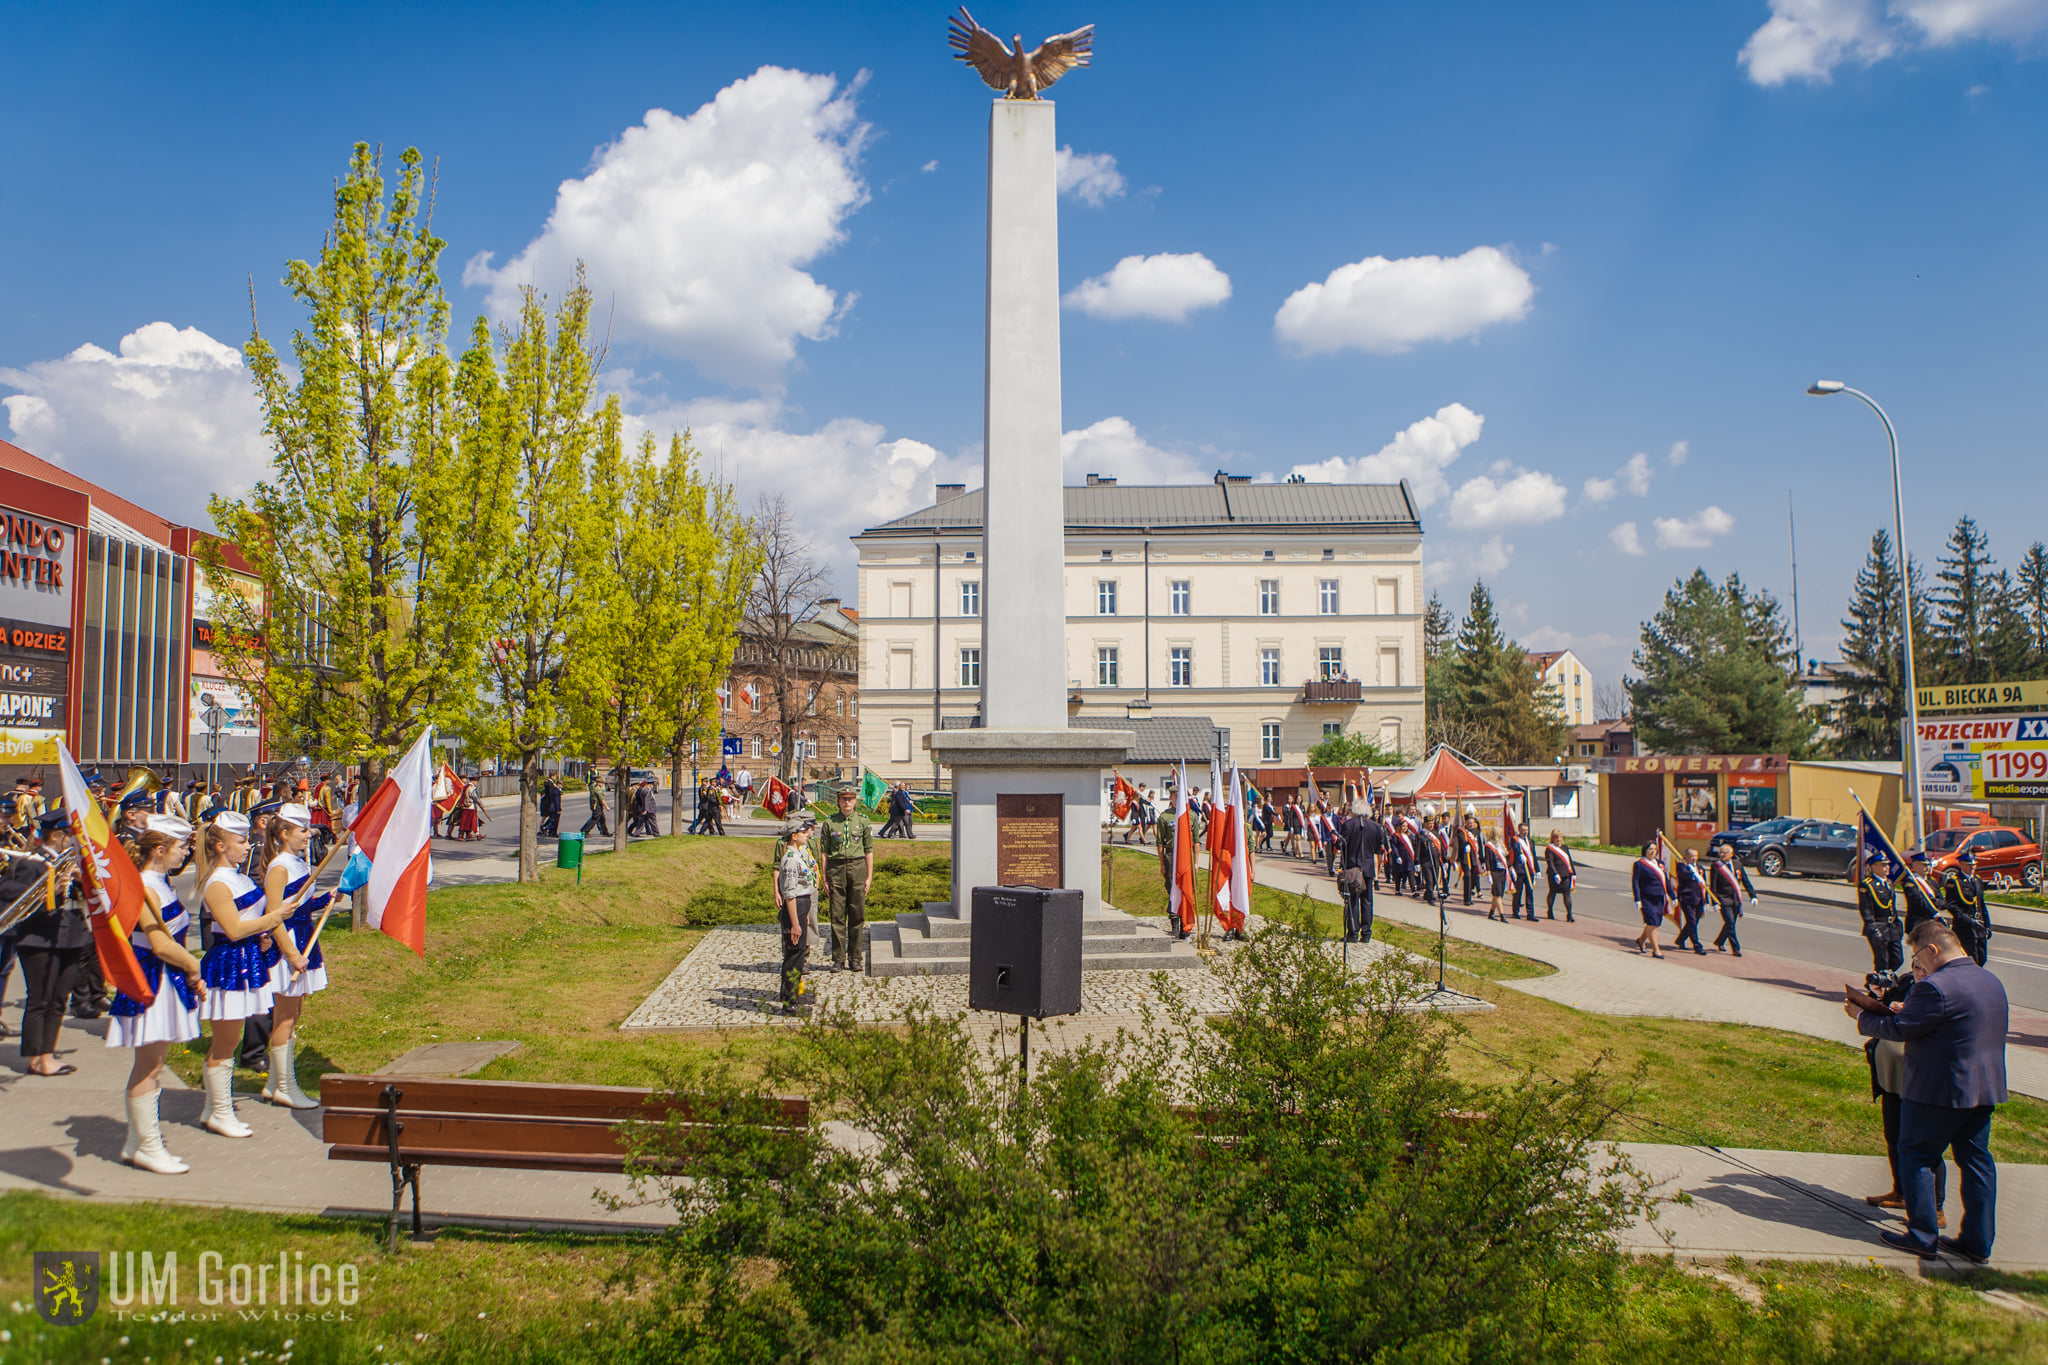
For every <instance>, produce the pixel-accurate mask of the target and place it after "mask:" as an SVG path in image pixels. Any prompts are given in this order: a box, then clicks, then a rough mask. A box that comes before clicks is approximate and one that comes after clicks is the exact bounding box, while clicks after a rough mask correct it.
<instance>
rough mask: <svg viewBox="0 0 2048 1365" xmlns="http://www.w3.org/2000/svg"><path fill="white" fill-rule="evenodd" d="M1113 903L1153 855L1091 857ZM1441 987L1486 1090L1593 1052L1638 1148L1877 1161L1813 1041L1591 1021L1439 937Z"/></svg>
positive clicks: (1326, 910) (2035, 1153)
mask: <svg viewBox="0 0 2048 1365" xmlns="http://www.w3.org/2000/svg"><path fill="white" fill-rule="evenodd" d="M1104 863H1105V867H1104V874H1103V876H1104V885H1105V887H1107V885H1108V884H1109V879H1110V878H1111V877H1112V876H1114V878H1115V879H1116V885H1117V904H1118V905H1119V906H1120V907H1123V908H1126V909H1128V910H1130V911H1131V913H1133V914H1158V915H1163V914H1165V913H1166V906H1165V892H1164V890H1163V888H1162V885H1161V883H1160V879H1159V870H1158V869H1159V862H1158V857H1157V855H1156V854H1154V853H1151V852H1141V851H1139V850H1136V849H1126V848H1117V849H1113V850H1110V851H1109V852H1108V853H1107V854H1106V855H1105V858H1104ZM1252 906H1253V909H1254V910H1255V911H1256V912H1257V913H1259V914H1261V915H1264V916H1267V917H1268V918H1279V917H1286V918H1290V919H1299V918H1301V917H1302V915H1303V914H1304V913H1306V915H1307V917H1308V918H1309V919H1310V921H1311V922H1312V923H1314V924H1315V925H1316V927H1317V928H1319V929H1321V930H1322V931H1323V932H1325V933H1332V934H1335V933H1341V932H1342V930H1343V911H1342V910H1341V909H1340V908H1339V907H1338V906H1336V905H1334V904H1331V903H1330V902H1327V901H1318V900H1314V899H1306V900H1305V899H1304V898H1301V897H1290V896H1287V895H1284V894H1283V893H1281V892H1279V891H1276V890H1274V889H1273V888H1271V887H1266V886H1254V887H1253V888H1252ZM1373 936H1374V937H1375V938H1376V939H1381V940H1384V941H1386V942H1388V943H1392V944H1394V945H1395V946H1396V947H1399V948H1405V949H1407V950H1408V951H1410V952H1413V953H1415V954H1416V955H1417V956H1419V957H1424V958H1427V959H1429V960H1430V961H1434V960H1435V958H1436V942H1437V940H1436V935H1434V934H1432V933H1429V932H1427V931H1425V930H1422V929H1417V928H1414V927H1412V926H1409V925H1404V924H1396V923H1394V922H1392V921H1389V920H1384V919H1383V920H1380V921H1379V922H1378V923H1377V924H1375V926H1374V929H1373ZM1444 965H1445V966H1446V968H1448V969H1449V970H1451V971H1453V972H1456V973H1457V974H1458V975H1457V977H1456V978H1455V979H1453V980H1452V981H1451V982H1450V983H1449V984H1454V985H1456V986H1457V988H1458V989H1460V990H1464V991H1469V992H1471V993H1473V994H1476V995H1479V996H1481V997H1482V998H1484V999H1486V1000H1488V1001H1491V1002H1492V1003H1493V1006H1494V1008H1493V1009H1492V1010H1491V1011H1489V1012H1487V1013H1485V1014H1471V1015H1464V1016H1461V1017H1460V1018H1459V1020H1458V1023H1459V1025H1460V1030H1461V1032H1460V1040H1459V1046H1458V1049H1457V1058H1458V1060H1457V1070H1458V1073H1459V1074H1460V1075H1463V1076H1465V1077H1467V1078H1468V1079H1470V1080H1472V1081H1475V1082H1492V1081H1499V1080H1503V1079H1506V1078H1507V1077H1508V1076H1510V1075H1512V1074H1514V1073H1516V1072H1519V1071H1522V1070H1525V1069H1531V1068H1533V1069H1535V1070H1537V1071H1539V1072H1545V1073H1549V1074H1554V1075H1558V1076H1564V1075H1566V1074H1568V1073H1569V1072H1571V1071H1573V1070H1575V1069H1576V1068H1579V1067H1582V1066H1586V1065H1588V1064H1590V1063H1591V1062H1593V1061H1594V1060H1595V1059H1596V1058H1599V1057H1602V1056H1603V1055H1604V1056H1605V1057H1606V1058H1607V1061H1606V1063H1605V1064H1606V1065H1607V1066H1608V1068H1609V1069H1610V1070H1611V1071H1613V1072H1614V1073H1615V1074H1617V1075H1624V1076H1626V1075H1629V1074H1631V1073H1634V1072H1636V1071H1637V1069H1638V1068H1640V1069H1641V1080H1640V1082H1639V1084H1638V1089H1637V1093H1636V1095H1635V1097H1634V1099H1633V1101H1632V1102H1631V1103H1630V1104H1629V1106H1628V1112H1627V1113H1625V1114H1621V1115H1617V1116H1616V1121H1615V1122H1616V1132H1617V1134H1618V1135H1620V1136H1623V1137H1626V1138H1630V1139H1633V1140H1635V1141H1640V1142H1705V1143H1711V1144H1714V1145H1717V1146H1724V1147H1761V1148H1775V1149H1778V1150H1783V1151H1805V1152H1854V1153H1860V1154H1868V1155H1871V1156H1881V1155H1883V1153H1884V1131H1883V1128H1882V1125H1881V1123H1880V1121H1879V1117H1878V1111H1877V1106H1876V1104H1875V1103H1873V1102H1872V1100H1871V1098H1870V1073H1869V1068H1868V1067H1867V1066H1866V1065H1865V1063H1864V1061H1863V1058H1862V1055H1861V1054H1859V1053H1857V1052H1855V1051H1853V1050H1851V1049H1849V1048H1845V1047H1843V1046H1841V1045H1840V1044H1838V1043H1830V1042H1827V1041H1826V1040H1824V1039H1820V1038H1809V1037H1806V1036H1804V1035H1803V1034H1796V1033H1780V1032H1777V1031H1775V1030H1771V1029H1758V1028H1750V1027H1746V1026H1744V1025H1741V1024H1711V1023H1703V1022H1700V1021H1697V1020H1691V1019H1636V1018H1621V1017H1616V1016H1613V1015H1605V1014H1591V1013H1587V1012H1586V1011H1583V1010H1575V1009H1572V1008H1571V1007H1570V1006H1568V1005H1561V1004H1558V1003H1556V1002H1555V1001H1551V1000H1545V999H1542V998H1540V997H1537V996H1532V995H1527V994H1524V993H1523V992H1521V991H1517V990H1512V989H1508V988H1504V987H1501V986H1497V985H1495V984H1494V983H1495V982H1500V981H1509V980H1515V979H1520V978H1527V977H1534V976H1546V975H1549V974H1550V973H1551V971H1552V968H1550V967H1549V966H1548V965H1547V964H1544V963H1541V962H1534V961H1531V960H1530V959H1528V958H1525V957H1518V956H1516V955H1515V954H1512V953H1505V952H1500V951H1498V950H1496V949H1492V948H1486V947H1482V946H1480V945H1479V944H1476V943H1466V942H1462V941H1460V940H1458V939H1455V938H1454V939H1451V940H1450V941H1449V943H1448V944H1447V946H1446V951H1445V953H1444ZM1992 1149H1993V1151H1994V1153H1995V1154H1996V1155H1997V1157H1998V1159H1999V1160H2001V1161H2025V1162H2048V1104H2043V1103H2042V1102H2040V1101H2038V1100H2034V1099H2028V1098H2024V1097H2015V1098H2014V1099H2013V1100H2012V1101H2011V1102H2009V1103H2007V1104H2005V1105H2003V1106H2001V1107H2000V1109H1999V1112H1998V1119H1997V1121H1996V1122H1995V1123H1994V1124H1993V1125H1992Z"/></svg>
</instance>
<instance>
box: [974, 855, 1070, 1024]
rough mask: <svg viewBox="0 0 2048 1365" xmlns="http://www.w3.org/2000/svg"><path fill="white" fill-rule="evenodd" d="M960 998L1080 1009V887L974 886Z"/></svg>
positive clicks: (1017, 1007) (1032, 1010) (979, 1003)
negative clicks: (963, 994) (964, 982)
mask: <svg viewBox="0 0 2048 1365" xmlns="http://www.w3.org/2000/svg"><path fill="white" fill-rule="evenodd" d="M973 898H974V899H973V906H974V918H973V921H972V924H971V926H970V939H969V943H968V950H967V963H968V965H967V1004H968V1008H970V1009H977V1010H995V1011H998V1012H1000V1013H1003V1014H1028V1015H1032V1016H1034V1017H1037V1018H1044V1017H1045V1016H1046V1015H1049V1014H1079V1013H1080V1012H1081V893H1080V892H1079V891H1055V890H1047V889H1045V888H1043V887H1037V886H977V887H975V888H974V892H973Z"/></svg>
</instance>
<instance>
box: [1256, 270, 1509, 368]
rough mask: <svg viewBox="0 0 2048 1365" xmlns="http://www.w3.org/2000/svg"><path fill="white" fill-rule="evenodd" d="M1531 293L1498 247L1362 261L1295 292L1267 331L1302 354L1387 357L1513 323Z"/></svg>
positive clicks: (1276, 314)
mask: <svg viewBox="0 0 2048 1365" xmlns="http://www.w3.org/2000/svg"><path fill="white" fill-rule="evenodd" d="M1535 296H1536V286H1535V285H1533V284H1531V283H1530V281H1529V274H1528V272H1527V271H1525V270H1523V269H1522V268H1521V267H1520V266H1519V265H1516V264H1515V263H1514V261H1512V260H1510V259H1509V257H1508V255H1507V253H1506V252H1504V251H1502V250H1501V249H1500V248H1499V247H1492V246H1476V247H1473V248H1472V249H1471V250H1470V251H1468V252H1466V253H1465V254H1464V255H1462V256H1408V257H1404V258H1403V259H1401V260H1393V261H1390V260H1388V259H1387V258H1386V257H1384V256H1368V257H1366V258H1365V259H1364V260H1362V261H1355V262H1353V263H1352V264H1350V265H1342V266H1338V267H1337V268H1336V269H1335V270H1333V271H1331V272H1330V274H1329V277H1328V278H1327V279H1325V280H1323V281H1322V282H1321V283H1320V284H1317V283H1310V284H1305V285H1303V286H1302V287H1301V288H1299V289H1297V290H1295V291H1294V293H1293V294H1291V295H1289V296H1288V299H1287V301H1286V302H1285V303H1283V304H1281V305H1280V311H1279V312H1278V313H1275V314H1274V315H1273V330H1274V332H1275V334H1277V335H1278V336H1279V338H1280V340H1281V341H1282V342H1283V343H1285V344H1286V345H1288V346H1290V347H1292V348H1293V349H1294V350H1295V351H1297V352H1298V353H1300V354H1302V355H1316V354H1319V353H1321V352H1324V351H1340V350H1344V349H1345V348H1347V347H1349V348H1353V349H1356V350H1360V351H1372V352H1377V353H1380V354H1383V355H1391V354H1395V353H1398V352H1401V351H1405V350H1408V349H1409V348H1410V347H1412V346H1414V345H1415V344H1416V343H1418V342H1424V341H1455V340H1457V339H1458V338H1460V337H1467V336H1471V335H1473V334H1474V333H1477V332H1479V331H1482V330H1483V329H1485V328H1487V327H1491V326H1493V325H1495V324H1496V323H1502V322H1515V321H1518V320H1519V319H1521V318H1523V317H1525V316H1527V315H1528V312H1529V304H1530V301H1531V300H1532V299H1534V298H1535Z"/></svg>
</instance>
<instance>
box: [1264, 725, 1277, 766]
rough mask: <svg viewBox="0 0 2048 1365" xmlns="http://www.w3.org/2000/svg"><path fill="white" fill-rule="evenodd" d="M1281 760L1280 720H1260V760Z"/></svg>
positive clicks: (1275, 761) (1270, 761)
mask: <svg viewBox="0 0 2048 1365" xmlns="http://www.w3.org/2000/svg"><path fill="white" fill-rule="evenodd" d="M1279 761H1280V722H1279V721H1277V720H1262V721H1260V722H1259V762H1261V763H1278V762H1279Z"/></svg>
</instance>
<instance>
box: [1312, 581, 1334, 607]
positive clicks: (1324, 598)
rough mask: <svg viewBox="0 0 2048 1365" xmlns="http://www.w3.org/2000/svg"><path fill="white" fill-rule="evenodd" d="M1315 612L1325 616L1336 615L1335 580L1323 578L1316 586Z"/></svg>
mask: <svg viewBox="0 0 2048 1365" xmlns="http://www.w3.org/2000/svg"><path fill="white" fill-rule="evenodd" d="M1316 610H1317V611H1319V612H1321V613H1322V614H1323V615H1325V616H1335V615H1336V614H1337V580H1336V579H1334V578H1325V579H1322V580H1320V581H1319V582H1318V583H1317V584H1316Z"/></svg>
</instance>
